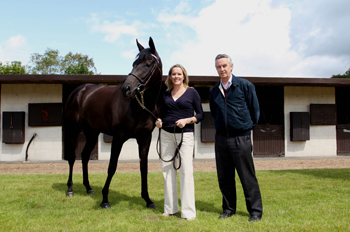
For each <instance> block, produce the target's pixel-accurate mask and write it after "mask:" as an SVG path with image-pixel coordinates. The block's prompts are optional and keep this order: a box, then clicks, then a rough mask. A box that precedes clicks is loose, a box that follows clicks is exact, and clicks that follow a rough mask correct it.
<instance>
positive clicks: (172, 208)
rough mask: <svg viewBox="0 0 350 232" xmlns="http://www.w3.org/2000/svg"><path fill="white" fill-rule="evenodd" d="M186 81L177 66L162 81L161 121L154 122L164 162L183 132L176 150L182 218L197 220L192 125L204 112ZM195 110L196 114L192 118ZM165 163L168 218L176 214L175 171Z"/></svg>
mask: <svg viewBox="0 0 350 232" xmlns="http://www.w3.org/2000/svg"><path fill="white" fill-rule="evenodd" d="M188 82H189V79H188V75H187V72H186V70H185V68H184V67H183V66H182V65H179V64H176V65H174V66H172V67H171V68H170V70H169V74H168V77H167V79H166V81H165V84H166V86H167V87H168V88H167V91H165V92H164V94H163V104H162V106H161V109H160V118H159V119H158V120H157V121H156V126H157V127H158V128H162V131H161V154H162V159H163V160H165V161H168V160H170V159H171V158H172V157H173V156H174V153H175V150H176V146H177V144H179V143H180V141H181V133H182V131H183V141H182V144H181V147H180V151H179V154H180V159H181V160H180V161H181V166H180V169H179V177H180V197H181V218H185V219H187V220H193V219H195V218H196V206H195V195H194V179H193V148H194V136H193V129H194V125H193V123H198V122H200V121H201V120H202V119H203V109H202V104H201V99H200V96H199V94H198V93H197V91H196V90H195V89H194V88H189V87H188ZM194 111H195V112H196V115H195V116H194ZM174 137H176V139H175V138H174ZM176 143H177V144H176ZM165 161H163V162H162V172H163V177H164V213H163V216H164V217H169V216H170V215H173V214H176V213H177V212H178V211H179V203H178V197H177V180H176V176H177V170H176V169H175V168H174V166H173V163H172V162H165Z"/></svg>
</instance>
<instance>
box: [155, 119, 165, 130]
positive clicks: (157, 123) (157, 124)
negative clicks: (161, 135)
mask: <svg viewBox="0 0 350 232" xmlns="http://www.w3.org/2000/svg"><path fill="white" fill-rule="evenodd" d="M162 126H163V122H162V119H160V118H158V119H157V120H156V127H158V128H162Z"/></svg>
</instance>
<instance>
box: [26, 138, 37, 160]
mask: <svg viewBox="0 0 350 232" xmlns="http://www.w3.org/2000/svg"><path fill="white" fill-rule="evenodd" d="M35 136H36V133H34V135H33V137H32V138H31V139H30V140H29V143H28V145H27V149H26V160H25V162H27V161H28V149H29V146H30V144H31V143H32V141H33V139H34V138H35Z"/></svg>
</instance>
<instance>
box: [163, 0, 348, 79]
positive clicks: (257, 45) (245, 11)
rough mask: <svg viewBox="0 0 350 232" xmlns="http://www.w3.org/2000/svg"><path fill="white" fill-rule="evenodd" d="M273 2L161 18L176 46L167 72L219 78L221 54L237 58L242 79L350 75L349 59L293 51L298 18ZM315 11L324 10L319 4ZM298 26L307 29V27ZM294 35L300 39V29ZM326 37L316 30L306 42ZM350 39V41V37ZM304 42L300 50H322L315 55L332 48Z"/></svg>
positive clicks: (221, 5)
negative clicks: (178, 68)
mask: <svg viewBox="0 0 350 232" xmlns="http://www.w3.org/2000/svg"><path fill="white" fill-rule="evenodd" d="M271 1H272V0H262V1H261V0H248V1H232V0H217V1H216V2H215V3H213V4H212V5H210V6H208V7H206V8H204V9H202V10H201V11H200V12H199V14H198V15H196V16H193V15H189V14H186V13H176V12H174V11H169V10H168V11H163V12H161V13H160V14H159V15H158V18H157V19H158V21H159V22H160V23H162V24H163V25H164V27H163V28H164V30H165V31H164V34H166V35H167V38H168V44H169V45H173V46H174V45H176V46H175V47H176V49H174V50H173V52H172V53H171V54H166V55H167V57H163V62H164V69H165V71H166V72H167V68H169V67H170V66H171V65H173V64H174V63H181V64H183V65H184V66H185V67H186V69H187V71H188V73H189V74H191V75H217V74H216V71H215V68H214V58H215V56H216V55H217V54H218V53H227V54H229V55H230V56H231V57H232V59H233V61H234V63H235V68H234V70H233V72H234V73H235V74H237V75H239V76H281V77H284V76H289V77H294V76H295V77H298V76H302V77H330V76H331V75H332V74H337V73H339V71H336V70H339V69H344V72H345V70H347V68H346V69H345V67H346V61H349V60H350V59H345V61H344V57H339V56H338V57H336V56H334V57H331V56H329V55H328V54H325V53H323V54H322V53H320V54H317V52H316V53H312V56H310V57H304V55H303V54H302V53H301V50H300V47H299V49H293V47H292V39H293V41H294V43H293V44H296V42H295V40H296V39H297V38H295V36H294V35H292V34H291V22H294V21H293V20H295V19H293V18H292V17H293V16H295V15H296V12H293V7H291V5H278V6H276V5H273V7H272V5H271ZM337 1H340V0H337ZM306 2H308V1H306ZM323 2H325V1H323ZM310 4H311V3H310ZM314 5H315V4H314ZM305 6H310V5H308V4H306V5H305ZM315 7H316V9H318V8H319V7H318V8H317V4H316V6H315ZM179 8H180V6H179ZM298 9H304V8H298ZM304 10H305V9H304ZM324 10H327V9H326V8H324ZM312 12H313V14H317V12H315V11H312ZM308 17H310V18H312V17H316V16H314V15H308ZM318 17H319V16H318ZM324 20H325V21H326V20H327V18H325V19H324ZM316 22H317V21H316ZM299 23H300V24H299V26H300V27H302V26H303V25H302V23H303V22H299ZM310 24H311V23H310ZM292 29H293V32H294V33H295V32H296V31H295V30H296V28H292ZM304 30H305V28H304ZM343 30H345V28H343ZM306 31H307V30H306ZM322 31H326V28H321V29H320V28H317V27H315V28H313V30H309V31H308V34H307V35H305V36H309V37H310V36H311V37H313V38H314V37H315V35H318V34H319V33H320V32H322ZM330 33H331V32H330ZM328 35H329V34H328ZM299 36H304V35H303V34H302V31H299ZM291 38H292V39H291ZM346 38H347V39H348V41H350V40H349V37H348V36H346V37H345V39H346ZM345 39H343V40H345ZM303 40H305V38H301V39H300V41H302V43H300V46H303V47H302V48H303V49H306V50H307V49H310V47H311V48H312V49H313V50H314V51H318V50H319V51H321V50H322V48H321V47H317V49H316V48H313V47H312V46H311V45H314V46H318V44H320V45H322V44H323V45H324V44H326V43H328V42H329V40H328V38H327V39H326V40H325V41H321V42H320V41H313V44H310V43H305V42H303ZM342 44H344V43H342ZM338 46H339V45H338ZM340 72H341V71H340Z"/></svg>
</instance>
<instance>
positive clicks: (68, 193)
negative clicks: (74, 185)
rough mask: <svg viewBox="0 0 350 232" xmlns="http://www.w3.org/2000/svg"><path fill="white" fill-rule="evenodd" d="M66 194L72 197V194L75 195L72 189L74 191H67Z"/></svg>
mask: <svg viewBox="0 0 350 232" xmlns="http://www.w3.org/2000/svg"><path fill="white" fill-rule="evenodd" d="M66 196H67V197H72V196H74V193H73V191H72V192H67V193H66Z"/></svg>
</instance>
